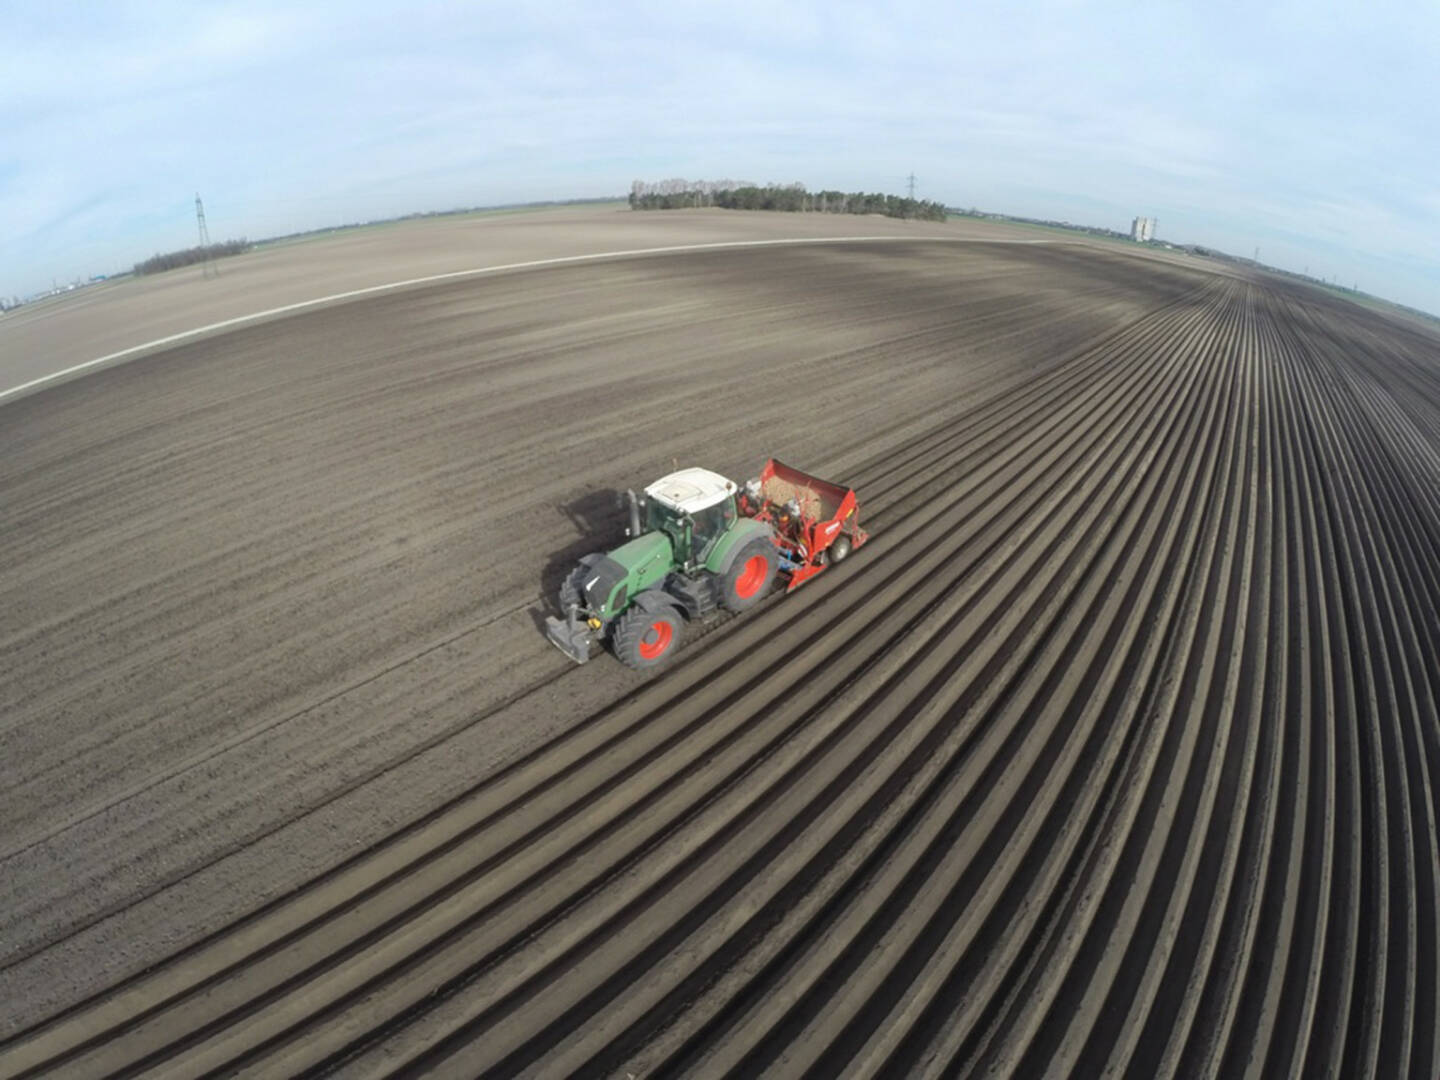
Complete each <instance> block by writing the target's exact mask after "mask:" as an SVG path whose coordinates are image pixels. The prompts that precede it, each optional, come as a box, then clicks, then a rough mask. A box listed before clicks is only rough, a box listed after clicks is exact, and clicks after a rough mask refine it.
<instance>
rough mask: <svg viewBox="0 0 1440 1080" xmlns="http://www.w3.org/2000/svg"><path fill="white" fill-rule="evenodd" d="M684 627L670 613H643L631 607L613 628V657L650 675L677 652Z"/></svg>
mask: <svg viewBox="0 0 1440 1080" xmlns="http://www.w3.org/2000/svg"><path fill="white" fill-rule="evenodd" d="M684 632H685V623H684V622H683V621H682V620H681V618H680V613H679V612H677V611H675V610H673V609H664V610H660V611H643V610H641V609H640V608H639V607H635V606H632V607H631V608H630V609H629V610H628V611H626V612H625V614H623V615H621V616H620V621H619V622H618V623H616V625H615V637H614V639H613V644H614V646H615V655H616V656H618V657H619V658H620V662H621V663H623V664H625V665H626V666H627V667H632V668H634V669H635V670H636V671H649V670H651V669H653V668H657V667H659V666H660V665H661V664H664V663H665V662H666V661H668V660H670V658H671V657H673V656H674V655H675V653H676V652H678V651H679V649H680V638H681V635H683V634H684Z"/></svg>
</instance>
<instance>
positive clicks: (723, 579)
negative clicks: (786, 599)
mask: <svg viewBox="0 0 1440 1080" xmlns="http://www.w3.org/2000/svg"><path fill="white" fill-rule="evenodd" d="M779 563H780V558H779V556H778V555H776V553H775V545H774V544H772V543H770V541H769V540H765V539H759V540H751V541H750V542H749V543H748V544H746V545H745V546H744V547H743V548H741V549H740V553H739V554H738V555H736V556H735V561H734V562H732V563H731V564H730V569H729V570H726V571H725V573H723V574H722V575H720V600H721V602H722V603H723V604H724V605H725V607H726V608H727V609H729V610H730V611H734V612H737V613H738V612H741V611H749V610H750V609H751V608H752V607H754V606H755V605H756V604H758V603H759V602H760V601H761V600H763V599H764V598H765V594H766V593H767V592H769V591H770V586H771V584H773V583H774V581H775V568H776V567H777V566H778V565H779Z"/></svg>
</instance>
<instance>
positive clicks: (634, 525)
mask: <svg viewBox="0 0 1440 1080" xmlns="http://www.w3.org/2000/svg"><path fill="white" fill-rule="evenodd" d="M625 499H626V501H627V502H628V503H629V504H630V527H629V528H628V529H626V530H625V535H626V536H628V537H630V538H631V539H632V540H633V539H634V538H635V537H637V536H639V535H640V499H639V498H638V497H637V496H636V494H635V490H634V489H633V488H626V489H625Z"/></svg>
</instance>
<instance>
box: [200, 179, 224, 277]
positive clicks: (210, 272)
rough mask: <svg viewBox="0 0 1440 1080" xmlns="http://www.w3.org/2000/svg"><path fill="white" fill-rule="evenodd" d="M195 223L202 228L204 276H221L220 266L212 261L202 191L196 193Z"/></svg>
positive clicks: (201, 245) (202, 274) (202, 271)
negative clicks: (201, 196)
mask: <svg viewBox="0 0 1440 1080" xmlns="http://www.w3.org/2000/svg"><path fill="white" fill-rule="evenodd" d="M195 223H196V225H198V226H199V228H200V252H201V254H202V255H203V256H204V258H203V259H202V260H201V265H202V269H201V271H200V274H201V276H202V277H207V278H208V277H219V276H220V268H219V267H218V266H216V265H215V264H214V263H213V262H211V261H210V230H209V229H208V228H206V226H205V204H204V203H202V202H201V201H200V193H199V192H198V191H197V192H196V193H195Z"/></svg>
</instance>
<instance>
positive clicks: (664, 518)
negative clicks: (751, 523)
mask: <svg viewBox="0 0 1440 1080" xmlns="http://www.w3.org/2000/svg"><path fill="white" fill-rule="evenodd" d="M735 491H736V487H735V482H734V481H733V480H727V479H726V478H725V477H723V476H721V475H720V474H719V473H715V472H711V471H710V470H709V469H698V468H697V469H681V470H680V471H679V472H673V473H671V474H670V475H669V476H662V477H661V478H660V479H659V480H656V481H655V482H654V483H653V484H651V485H650V486H649V487H647V488H646V489H645V523H644V527H645V530H646V531H647V532H662V533H664V534H665V535H666V536H668V537H669V538H670V543H671V546H672V549H673V551H674V553H675V562H676V564H677V565H679V566H682V567H685V568H687V569H690V568H693V567H694V566H696V565H698V564H701V563H703V562H704V561H705V560H706V558H707V557H708V556H709V554H710V552H711V550H713V549H714V547H715V544H716V543H717V542H718V541H719V540H720V538H721V537H722V536H724V535H725V533H726V532H727V531H728V530H729V529H730V527H731V526H732V525H733V524H735V520H736V518H737V517H738V516H739V515H738V513H737V511H736V509H735Z"/></svg>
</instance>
